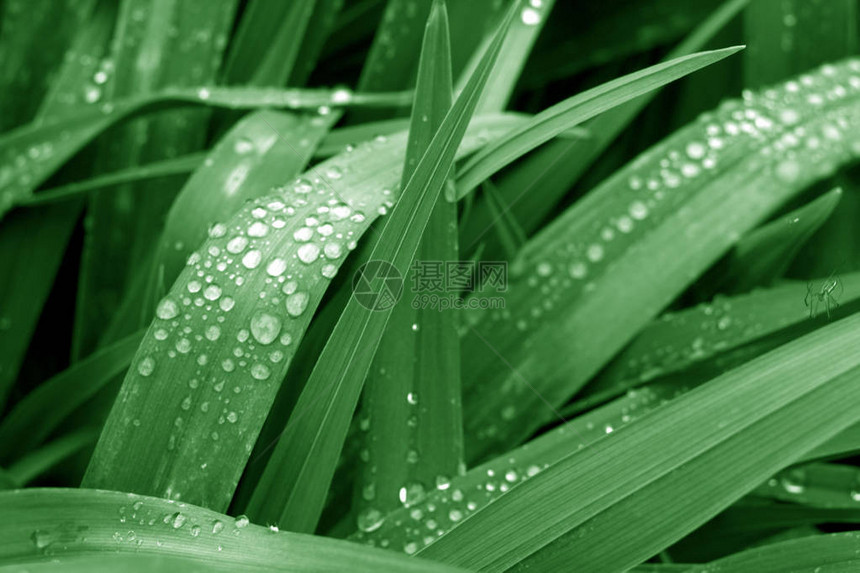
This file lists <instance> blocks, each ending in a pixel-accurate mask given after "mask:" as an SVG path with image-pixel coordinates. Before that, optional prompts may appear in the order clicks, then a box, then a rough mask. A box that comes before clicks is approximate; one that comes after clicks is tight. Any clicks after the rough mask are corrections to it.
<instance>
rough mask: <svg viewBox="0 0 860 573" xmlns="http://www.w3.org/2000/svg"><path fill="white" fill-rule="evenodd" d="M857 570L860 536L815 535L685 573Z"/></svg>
mask: <svg viewBox="0 0 860 573" xmlns="http://www.w3.org/2000/svg"><path fill="white" fill-rule="evenodd" d="M858 568H860V533H857V532H853V531H852V532H848V533H831V534H829V535H817V536H814V537H806V538H802V539H796V540H792V541H784V542H782V543H774V544H773V545H766V546H764V547H756V548H754V549H749V550H747V551H743V552H741V553H737V554H735V555H731V556H729V557H724V558H723V559H719V560H717V561H714V562H712V563H708V564H705V565H690V566H689V567H688V568H686V569H683V571H685V572H686V573H716V572H717V571H719V572H720V573H741V572H742V571H756V573H783V572H786V571H822V572H823V571H827V572H828V573H829V572H831V571H832V572H834V573H835V572H838V571H845V572H848V571H856V570H857V569H858Z"/></svg>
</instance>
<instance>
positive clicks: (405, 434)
mask: <svg viewBox="0 0 860 573" xmlns="http://www.w3.org/2000/svg"><path fill="white" fill-rule="evenodd" d="M491 77H492V76H491ZM452 91H453V87H452V78H451V54H450V46H449V38H448V17H447V12H446V10H445V7H444V4H443V3H441V2H434V4H433V7H432V8H431V10H430V16H429V18H428V20H427V28H426V31H425V35H424V44H423V46H422V50H421V59H420V61H419V65H418V80H417V83H416V87H415V103H414V105H413V108H412V118H411V124H410V129H409V142H408V144H407V147H406V161H405V167H404V170H403V176H402V178H401V187H402V188H406V186H407V184H408V183H409V179H411V177H412V175H413V173H414V171H415V167H416V165H417V164H418V162H419V161H420V159H421V156H422V155H423V154H424V153H425V151H426V150H427V147H428V145H429V144H430V142H431V141H432V139H433V135H434V134H435V133H436V130H437V129H439V126H440V125H441V124H442V121H443V120H444V119H445V115H446V114H447V112H448V110H449V108H450V107H451V98H452ZM456 228H457V205H456V203H454V202H450V201H446V200H438V201H436V204H435V206H434V207H433V210H432V212H431V214H430V215H429V217H428V218H427V221H426V228H425V230H424V233H423V235H422V236H421V241H420V244H419V245H418V249H417V251H416V253H415V262H416V264H421V263H420V261H428V262H430V264H444V261H454V260H457V243H456V239H457V235H456ZM379 240H380V241H382V240H383V237H380V239H379ZM371 256H372V255H371ZM428 294H429V293H428ZM433 294H436V295H437V296H438V295H443V296H444V293H440V292H436V291H433ZM459 349H460V341H459V338H458V336H457V326H456V322H455V314H454V313H453V312H440V311H439V310H438V309H436V308H424V309H420V308H414V307H413V304H412V301H411V300H408V297H405V298H404V299H401V300H400V301H399V302H398V303H397V304H395V305H394V307H393V309H392V310H391V313H390V317H389V319H388V324H387V325H386V327H385V330H384V334H383V335H382V339H381V341H380V342H379V348H378V350H377V352H376V356H374V357H373V363H372V365H371V367H370V374H369V375H368V380H367V382H366V383H365V386H364V392H363V397H362V413H361V419H362V420H363V423H362V424H361V426H360V428H361V437H360V438H359V439H360V440H361V442H362V451H363V455H362V456H360V458H359V459H360V464H361V465H360V467H359V468H358V473H359V479H358V480H357V483H356V486H355V487H356V495H355V498H354V499H355V501H354V503H353V511H354V512H355V513H357V515H360V516H366V515H367V514H368V513H371V514H372V513H373V512H380V513H387V512H388V511H389V510H390V509H392V508H395V507H398V506H399V505H400V504H401V499H403V498H405V495H406V493H405V492H406V490H404V489H403V488H404V487H406V488H412V490H413V492H412V493H410V495H412V494H413V493H415V492H417V491H418V490H423V488H424V487H425V484H433V483H435V482H436V480H437V478H438V476H450V475H456V473H457V472H458V471H459V468H460V466H461V464H462V463H463V425H462V421H461V419H460V355H459ZM410 452H414V454H413V456H414V457H413V458H412V459H410ZM418 452H420V456H418V455H417V453H418ZM415 458H417V459H415ZM404 460H409V462H410V463H406V464H404ZM405 484H406V485H405Z"/></svg>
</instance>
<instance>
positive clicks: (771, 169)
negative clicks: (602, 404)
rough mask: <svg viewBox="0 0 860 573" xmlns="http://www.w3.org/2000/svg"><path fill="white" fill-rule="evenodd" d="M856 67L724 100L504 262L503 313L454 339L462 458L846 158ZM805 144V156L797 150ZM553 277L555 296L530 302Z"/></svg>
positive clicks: (534, 415)
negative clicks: (459, 365) (460, 387)
mask: <svg viewBox="0 0 860 573" xmlns="http://www.w3.org/2000/svg"><path fill="white" fill-rule="evenodd" d="M857 71H860V61H858V60H848V61H845V62H841V63H839V64H837V65H828V66H825V67H824V68H822V69H821V70H819V71H817V72H816V73H815V74H810V75H808V76H805V77H806V78H807V79H805V80H803V82H797V81H790V82H787V83H786V84H783V85H781V86H778V87H775V88H772V89H768V90H765V91H764V92H762V93H760V94H747V99H745V100H743V101H729V102H726V103H725V104H723V105H722V106H721V107H720V108H719V109H718V110H716V111H715V112H712V113H707V114H705V115H703V116H702V117H701V118H700V119H699V120H697V121H696V122H694V123H693V124H691V125H689V126H687V127H685V128H682V129H681V130H679V131H678V132H676V133H675V134H674V135H672V136H670V137H669V138H667V139H666V140H664V141H663V142H662V143H660V144H659V145H657V146H655V147H654V148H652V149H650V150H648V151H646V152H645V153H643V154H642V155H641V156H640V157H639V158H637V159H636V160H634V161H633V162H632V163H631V164H629V165H627V166H626V167H625V168H624V169H622V170H620V171H618V172H617V173H616V174H615V175H614V176H612V177H611V178H609V179H608V180H606V181H605V182H604V183H603V184H601V185H600V186H599V187H598V188H596V189H595V190H593V191H592V192H591V193H589V195H587V196H586V197H585V198H584V199H583V200H581V201H579V202H578V203H577V204H575V205H574V206H573V207H571V208H570V209H568V210H567V211H566V212H565V213H564V214H563V215H562V216H560V217H559V218H558V219H556V220H555V221H554V222H553V223H552V224H550V225H549V226H547V227H546V228H545V229H544V230H543V231H542V232H541V233H540V234H539V235H537V236H535V237H534V238H532V239H531V240H530V241H529V242H528V243H527V244H526V245H525V246H524V248H523V249H522V250H521V251H520V253H519V256H518V258H517V260H516V261H515V262H514V264H513V266H512V269H511V274H512V277H511V279H510V280H509V284H508V288H507V291H506V292H505V293H503V295H504V298H505V317H504V318H503V317H502V314H501V313H500V312H495V311H491V312H483V311H481V312H476V313H473V316H471V317H470V319H471V322H470V324H471V325H472V328H473V329H474V332H472V331H470V332H469V333H467V335H466V337H465V338H464V340H463V344H464V347H463V352H464V353H465V354H467V355H469V356H471V360H470V361H469V362H467V363H465V365H464V376H463V380H464V386H465V388H464V422H465V424H466V436H467V455H468V457H470V458H471V459H473V460H478V459H483V458H484V457H485V456H486V455H487V454H489V453H490V452H492V451H500V450H501V449H504V448H505V447H509V446H510V444H511V443H516V442H518V441H520V440H522V439H523V438H525V437H526V436H527V435H528V434H529V433H531V432H532V431H533V430H535V429H536V428H537V427H539V426H540V425H541V423H543V422H544V421H548V420H550V419H552V418H553V417H554V416H553V415H552V412H551V411H550V409H549V408H547V403H549V404H550V405H552V406H553V407H555V408H558V407H559V406H561V405H562V404H563V403H564V402H565V401H567V399H569V398H570V397H571V396H572V395H573V394H575V393H576V392H577V391H578V390H579V389H580V388H581V387H582V386H583V385H584V384H585V383H586V382H587V381H588V380H589V379H591V377H592V376H594V374H596V373H597V371H598V370H599V369H600V368H602V367H603V366H604V365H605V364H606V362H607V361H608V360H609V359H610V358H611V357H612V356H613V355H615V354H616V353H617V352H618V351H619V350H620V349H621V348H622V347H623V346H624V345H625V344H626V343H627V342H628V341H629V340H630V339H631V338H632V337H633V336H634V335H635V334H636V332H638V331H639V330H640V329H641V328H642V327H643V326H645V324H647V322H648V321H650V320H651V319H653V318H654V317H655V316H656V314H657V313H658V312H659V311H660V310H661V309H662V308H664V307H665V306H666V305H668V304H669V303H670V302H671V301H672V300H673V299H674V298H675V297H676V296H678V295H679V294H680V293H681V292H682V291H683V290H684V289H685V288H686V287H687V286H688V285H689V284H690V283H691V282H692V281H693V280H694V279H695V278H696V277H697V276H699V275H700V274H701V273H703V272H704V271H705V270H706V269H707V268H708V267H709V266H710V265H712V264H713V263H714V262H716V261H717V260H718V259H719V257H721V256H722V255H723V254H725V253H726V252H727V251H728V250H729V249H730V248H731V247H732V246H733V245H734V244H735V243H736V242H737V241H738V239H739V238H740V237H741V236H742V235H743V234H744V233H745V232H748V231H750V230H751V229H752V228H754V227H755V226H756V225H758V224H760V223H761V222H762V221H763V220H765V219H766V218H767V217H768V216H770V215H771V214H772V213H773V212H774V211H775V210H776V209H777V208H778V207H779V206H780V205H782V204H783V203H784V202H785V201H787V200H788V199H790V198H791V197H792V196H794V195H795V194H797V193H798V192H799V191H801V190H802V189H804V188H805V187H806V186H807V185H809V184H811V183H812V182H814V181H817V180H818V179H821V178H822V177H825V176H827V175H829V174H830V173H831V172H832V171H833V169H835V168H836V167H837V166H838V165H840V164H844V163H847V162H848V161H850V160H851V159H852V158H853V157H855V155H856V153H858V151H860V144H858V142H857V141H856V138H854V136H853V133H854V131H853V130H852V129H851V126H852V125H855V124H856V123H860V106H858V105H857V104H856V101H857V96H858V93H860V81H857V80H856V77H855V76H854V74H855V73H857ZM852 78H855V79H852ZM801 86H802V87H801ZM822 93H827V94H832V95H831V96H829V97H827V98H825V97H823V96H822V95H821V94H822ZM836 94H838V95H836ZM798 129H801V131H800V133H803V134H804V138H803V139H801V138H799V137H798V136H797V135H796V134H797V133H798V131H797V130H798ZM809 141H812V142H813V143H812V144H810V145H811V146H812V147H813V149H814V150H815V151H814V153H812V154H807V153H805V152H803V153H801V152H800V150H799V149H798V147H799V146H806V145H807V144H808V142H809ZM661 162H663V164H662V165H661ZM664 165H665V166H664ZM679 238H683V240H679ZM634 278H635V281H636V283H635V284H636V289H635V291H632V290H631V289H630V285H631V284H632V283H631V281H632V280H634ZM549 281H561V283H560V284H562V285H564V288H559V289H556V290H555V291H551V292H550V293H549V295H548V296H546V297H542V298H540V299H536V298H535V294H534V293H535V290H534V289H535V288H538V287H539V286H540V284H542V283H544V282H549ZM549 310H551V311H552V312H547V311H549ZM801 316H802V312H801V311H799V312H798V317H801ZM475 332H477V333H478V334H475ZM586 332H587V333H588V336H584V333H586ZM499 355H501V356H504V358H505V360H504V361H501V360H499ZM523 380H525V381H527V382H528V384H526V383H524V382H523ZM489 387H492V388H494V389H499V388H501V391H493V392H489V391H488V388H489ZM503 412H504V413H505V414H506V417H503V416H502V413H503ZM470 438H471V439H470Z"/></svg>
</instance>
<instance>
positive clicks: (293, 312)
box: [287, 292, 308, 316]
mask: <svg viewBox="0 0 860 573" xmlns="http://www.w3.org/2000/svg"><path fill="white" fill-rule="evenodd" d="M307 306H308V294H307V293H305V292H294V293H293V294H291V295H290V296H288V297H287V312H288V313H289V315H290V316H301V315H302V313H303V312H304V311H305V308H307Z"/></svg>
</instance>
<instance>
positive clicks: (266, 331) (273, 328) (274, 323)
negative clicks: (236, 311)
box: [251, 311, 281, 344]
mask: <svg viewBox="0 0 860 573" xmlns="http://www.w3.org/2000/svg"><path fill="white" fill-rule="evenodd" d="M280 333H281V319H280V318H278V317H277V316H275V315H273V314H269V313H268V312H264V311H259V312H257V313H256V314H254V316H252V317H251V334H252V335H253V336H254V339H255V340H256V341H257V342H259V343H260V344H271V343H272V342H273V341H274V340H275V339H276V338H277V337H278V335H279V334H280Z"/></svg>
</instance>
